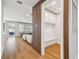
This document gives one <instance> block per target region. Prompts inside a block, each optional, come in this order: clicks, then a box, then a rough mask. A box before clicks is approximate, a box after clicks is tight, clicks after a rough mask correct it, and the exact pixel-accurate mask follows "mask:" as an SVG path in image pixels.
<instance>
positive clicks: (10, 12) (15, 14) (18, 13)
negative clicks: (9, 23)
mask: <svg viewBox="0 0 79 59" xmlns="http://www.w3.org/2000/svg"><path fill="white" fill-rule="evenodd" d="M19 1H21V2H22V4H18V3H17V0H4V18H8V19H9V18H10V19H20V20H22V21H23V20H27V21H28V20H29V21H31V22H32V15H31V14H32V7H33V6H34V5H35V4H36V3H37V2H38V0H19ZM27 15H28V16H27Z"/></svg>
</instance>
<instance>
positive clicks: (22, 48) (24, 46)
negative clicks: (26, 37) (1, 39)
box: [2, 38, 60, 59]
mask: <svg viewBox="0 0 79 59" xmlns="http://www.w3.org/2000/svg"><path fill="white" fill-rule="evenodd" d="M15 45H16V47H15V49H13V50H14V51H13V52H12V51H8V52H7V50H6V48H5V50H4V52H3V55H2V59H60V52H59V49H60V45H58V44H54V45H52V46H49V47H47V48H46V51H45V52H46V53H45V55H44V56H41V55H40V54H38V53H37V52H36V51H35V50H34V49H33V48H32V47H31V45H29V44H28V43H27V42H25V41H23V40H22V39H21V38H16V41H15ZM11 52H12V53H11Z"/></svg>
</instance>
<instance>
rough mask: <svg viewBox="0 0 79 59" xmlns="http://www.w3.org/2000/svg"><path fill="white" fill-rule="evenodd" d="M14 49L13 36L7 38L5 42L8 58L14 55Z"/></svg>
mask: <svg viewBox="0 0 79 59" xmlns="http://www.w3.org/2000/svg"><path fill="white" fill-rule="evenodd" d="M15 49H16V41H15V36H9V37H8V40H7V42H6V48H5V50H6V53H7V54H8V55H9V56H10V55H12V54H13V53H14V51H15Z"/></svg>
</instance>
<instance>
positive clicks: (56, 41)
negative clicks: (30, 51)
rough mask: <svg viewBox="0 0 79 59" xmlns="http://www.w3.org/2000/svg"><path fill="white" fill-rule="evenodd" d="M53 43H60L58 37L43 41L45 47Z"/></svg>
mask: <svg viewBox="0 0 79 59" xmlns="http://www.w3.org/2000/svg"><path fill="white" fill-rule="evenodd" d="M55 43H57V44H60V42H59V40H58V39H53V40H49V41H45V48H46V47H48V46H50V45H53V44H55Z"/></svg>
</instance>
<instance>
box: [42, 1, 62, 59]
mask: <svg viewBox="0 0 79 59" xmlns="http://www.w3.org/2000/svg"><path fill="white" fill-rule="evenodd" d="M41 30H42V32H41V33H42V34H41V35H42V39H41V40H42V55H45V54H46V53H49V54H50V55H51V57H53V56H54V57H53V58H57V59H61V58H63V53H62V52H61V51H63V0H46V1H44V2H43V3H42V29H41Z"/></svg>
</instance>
